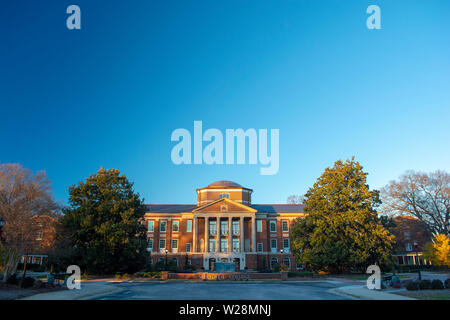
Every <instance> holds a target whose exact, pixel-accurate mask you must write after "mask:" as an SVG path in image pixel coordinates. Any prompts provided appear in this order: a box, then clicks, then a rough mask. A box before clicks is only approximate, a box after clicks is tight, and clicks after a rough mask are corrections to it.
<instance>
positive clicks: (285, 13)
mask: <svg viewBox="0 0 450 320" xmlns="http://www.w3.org/2000/svg"><path fill="white" fill-rule="evenodd" d="M70 4H77V5H79V6H80V7H81V12H82V29H81V30H78V31H70V30H68V29H67V28H66V17H67V14H66V8H67V6H68V5H70ZM370 4H377V5H378V6H380V8H381V25H382V30H368V29H367V28H366V18H367V16H368V15H367V14H366V8H367V7H368V5H370ZM449 17H450V1H447V0H442V1H430V0H422V1H411V0H408V1H400V0H399V1H381V0H371V1H364V0H352V1H318V0H315V1H301V0H295V1H288V0H284V1H275V0H273V1H242V0H226V1H224V0H223V1H209V0H208V1H206V0H204V1H191V0H188V1H186V0H178V1H175V0H171V1H162V0H161V1H106V0H102V1H100V0H95V1H93V0H89V1H87V0H71V1H63V0H61V1H25V0H4V1H1V2H0V40H1V48H0V111H1V113H0V115H1V118H0V142H1V147H0V162H2V163H9V162H19V163H21V164H22V165H23V166H25V167H28V168H30V169H32V170H34V171H36V170H45V171H46V172H47V174H48V176H49V177H50V179H51V181H52V183H53V187H54V192H55V195H56V199H58V200H60V201H63V202H66V201H67V197H68V186H69V185H71V184H76V183H78V182H79V181H80V180H82V179H85V178H86V177H88V176H89V175H90V174H92V173H95V172H96V171H97V170H98V169H99V168H100V167H101V166H103V167H105V168H117V169H119V170H121V171H122V172H124V173H125V174H126V175H127V176H128V177H129V178H130V179H131V180H133V181H134V182H135V189H136V191H138V192H139V193H140V194H141V195H142V196H143V197H144V198H145V200H146V202H148V203H194V202H195V199H196V198H195V197H196V195H195V188H198V187H203V186H206V185H207V184H209V183H210V182H212V181H215V180H223V179H225V180H233V181H236V182H238V183H240V184H242V185H244V186H246V187H249V188H253V189H254V194H253V201H254V202H255V203H283V202H285V201H286V197H287V196H288V195H290V194H293V193H297V194H303V193H304V192H306V190H307V189H308V188H309V187H310V186H312V184H313V183H314V181H315V179H316V178H317V177H318V176H319V175H320V174H321V173H322V172H323V170H324V168H325V167H327V166H330V165H332V164H333V162H334V161H336V160H337V159H344V160H345V159H346V158H350V157H351V156H352V155H355V156H356V159H357V160H358V161H360V162H361V164H362V165H363V166H364V168H365V170H366V171H368V172H369V184H370V186H371V187H373V188H379V187H381V186H383V185H384V184H386V183H387V182H388V181H389V180H391V179H395V178H397V177H398V176H399V175H400V174H402V173H403V172H404V171H405V170H408V169H414V170H420V171H434V170H436V169H443V170H447V171H448V170H450V148H449V141H450V129H449V122H450V121H449V120H450V111H449V110H450V18H449ZM194 120H202V121H203V126H204V128H205V129H207V128H217V129H220V130H223V131H225V129H227V128H230V129H234V128H243V129H248V128H256V129H258V128H268V129H270V128H276V129H280V168H279V172H278V174H277V175H273V176H262V175H260V174H259V168H260V165H233V166H230V165H228V166H225V165H223V166H219V165H213V166H208V165H200V166H194V165H190V166H189V165H184V166H183V165H182V166H176V165H174V164H173V163H172V162H171V159H170V151H171V149H172V147H173V146H174V143H172V142H171V141H170V135H171V133H172V131H173V130H174V129H177V128H187V129H190V130H191V131H192V128H193V121H194Z"/></svg>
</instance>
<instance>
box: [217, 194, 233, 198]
mask: <svg viewBox="0 0 450 320" xmlns="http://www.w3.org/2000/svg"><path fill="white" fill-rule="evenodd" d="M220 198H227V199H230V194H229V193H220V194H219V199H220Z"/></svg>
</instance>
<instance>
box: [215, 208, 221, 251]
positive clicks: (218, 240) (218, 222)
mask: <svg viewBox="0 0 450 320" xmlns="http://www.w3.org/2000/svg"><path fill="white" fill-rule="evenodd" d="M216 229H217V230H216V252H220V217H219V216H218V217H217V218H216Z"/></svg>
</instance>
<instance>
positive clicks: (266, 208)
mask: <svg viewBox="0 0 450 320" xmlns="http://www.w3.org/2000/svg"><path fill="white" fill-rule="evenodd" d="M250 207H252V208H253V209H256V210H258V212H264V213H303V212H304V208H305V205H304V204H252V205H250Z"/></svg>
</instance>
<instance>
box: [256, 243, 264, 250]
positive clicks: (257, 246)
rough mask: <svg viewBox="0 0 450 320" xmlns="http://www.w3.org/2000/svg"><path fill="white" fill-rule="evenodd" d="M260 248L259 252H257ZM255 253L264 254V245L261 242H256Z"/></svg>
mask: <svg viewBox="0 0 450 320" xmlns="http://www.w3.org/2000/svg"><path fill="white" fill-rule="evenodd" d="M260 247H261V250H258V249H259V248H260ZM256 252H264V244H263V243H262V242H258V243H257V244H256Z"/></svg>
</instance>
